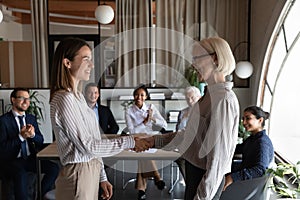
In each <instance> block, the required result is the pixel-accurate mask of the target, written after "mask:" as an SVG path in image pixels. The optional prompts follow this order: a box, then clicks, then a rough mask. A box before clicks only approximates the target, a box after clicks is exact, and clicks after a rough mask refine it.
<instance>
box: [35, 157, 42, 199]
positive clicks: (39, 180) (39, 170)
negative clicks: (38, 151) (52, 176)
mask: <svg viewBox="0 0 300 200" xmlns="http://www.w3.org/2000/svg"><path fill="white" fill-rule="evenodd" d="M36 170H37V199H38V200H41V199H42V186H41V160H40V159H39V158H37V159H36Z"/></svg>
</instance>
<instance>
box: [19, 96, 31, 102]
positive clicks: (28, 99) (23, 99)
mask: <svg viewBox="0 0 300 200" xmlns="http://www.w3.org/2000/svg"><path fill="white" fill-rule="evenodd" d="M16 98H17V99H19V100H21V101H30V98H26V97H22V96H19V97H16Z"/></svg>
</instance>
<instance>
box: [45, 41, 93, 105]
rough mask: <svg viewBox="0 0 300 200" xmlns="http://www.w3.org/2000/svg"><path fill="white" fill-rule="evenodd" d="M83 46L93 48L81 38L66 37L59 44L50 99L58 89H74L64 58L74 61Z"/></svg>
mask: <svg viewBox="0 0 300 200" xmlns="http://www.w3.org/2000/svg"><path fill="white" fill-rule="evenodd" d="M83 46H87V47H89V48H90V49H91V47H90V46H89V45H88V43H87V42H86V41H84V40H82V39H80V38H72V37H70V38H66V39H64V40H62V41H61V42H60V43H59V44H58V46H57V48H56V50H55V53H54V57H53V64H52V71H51V83H50V101H51V100H52V97H53V95H54V93H55V92H56V91H58V90H66V91H67V90H71V91H74V89H75V88H74V83H73V81H72V78H71V74H70V70H69V69H68V68H67V67H66V66H65V65H64V63H63V60H64V59H65V58H67V59H69V60H70V61H73V60H74V57H75V56H76V55H77V54H78V51H79V50H80V49H81V48H82V47H83Z"/></svg>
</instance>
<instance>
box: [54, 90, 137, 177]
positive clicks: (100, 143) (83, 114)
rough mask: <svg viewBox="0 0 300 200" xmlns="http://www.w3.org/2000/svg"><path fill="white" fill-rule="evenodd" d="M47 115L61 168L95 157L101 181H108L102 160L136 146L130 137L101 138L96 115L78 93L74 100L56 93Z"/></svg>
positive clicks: (67, 94)
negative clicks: (99, 169) (54, 138)
mask: <svg viewBox="0 0 300 200" xmlns="http://www.w3.org/2000/svg"><path fill="white" fill-rule="evenodd" d="M50 115H51V123H52V128H53V130H54V134H55V137H56V142H57V148H58V154H59V157H60V161H61V163H62V165H67V164H70V163H81V162H89V161H90V160H92V159H94V158H98V159H99V160H100V162H101V163H102V169H101V170H102V171H101V177H100V180H101V181H105V180H107V178H106V174H105V171H104V167H103V161H102V158H101V157H108V156H112V155H114V154H117V153H119V152H121V151H122V150H123V149H127V148H133V147H134V145H135V142H134V139H133V137H132V136H126V137H120V138H116V139H110V140H109V139H101V136H100V130H99V123H98V121H97V118H96V115H95V113H94V111H93V110H92V109H90V108H89V107H88V105H87V103H86V101H85V99H84V97H83V95H82V94H81V93H80V95H79V98H77V97H76V96H75V95H74V94H73V93H72V92H67V91H59V92H56V93H55V94H54V96H53V99H52V100H51V102H50Z"/></svg>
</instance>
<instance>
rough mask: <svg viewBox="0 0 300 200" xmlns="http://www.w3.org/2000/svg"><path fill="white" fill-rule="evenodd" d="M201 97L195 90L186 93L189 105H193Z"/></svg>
mask: <svg viewBox="0 0 300 200" xmlns="http://www.w3.org/2000/svg"><path fill="white" fill-rule="evenodd" d="M200 98H201V97H200V96H196V95H195V93H194V92H193V91H190V92H187V93H186V94H185V100H186V102H187V104H188V106H189V107H192V106H193V105H194V104H195V103H196V102H197V101H198V100H199V99H200Z"/></svg>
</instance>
